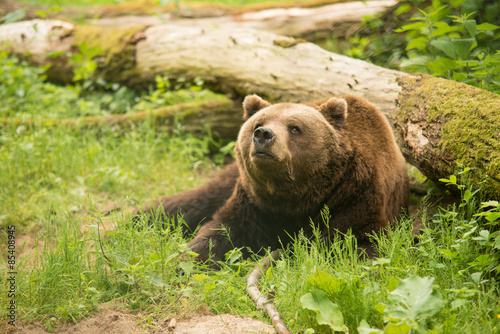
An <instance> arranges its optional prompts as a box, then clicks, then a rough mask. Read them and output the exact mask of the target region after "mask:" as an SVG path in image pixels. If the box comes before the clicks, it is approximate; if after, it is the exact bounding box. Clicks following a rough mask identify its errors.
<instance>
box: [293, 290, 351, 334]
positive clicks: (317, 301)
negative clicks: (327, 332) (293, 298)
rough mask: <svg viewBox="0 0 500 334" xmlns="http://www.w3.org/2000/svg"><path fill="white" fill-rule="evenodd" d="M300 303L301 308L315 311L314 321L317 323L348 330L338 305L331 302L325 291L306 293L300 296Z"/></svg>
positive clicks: (339, 329) (338, 329) (344, 330)
mask: <svg viewBox="0 0 500 334" xmlns="http://www.w3.org/2000/svg"><path fill="white" fill-rule="evenodd" d="M300 303H301V304H302V307H303V308H305V309H309V310H312V311H314V312H316V321H317V322H318V324H319V325H327V326H329V327H330V328H331V329H332V330H333V331H338V332H346V331H347V330H348V329H347V326H346V325H345V324H344V316H343V315H342V312H341V311H340V308H339V306H338V305H337V304H335V303H333V302H332V301H331V300H330V298H328V295H327V294H326V293H325V292H323V291H321V290H314V291H313V292H312V293H307V294H305V295H303V296H302V297H301V298H300Z"/></svg>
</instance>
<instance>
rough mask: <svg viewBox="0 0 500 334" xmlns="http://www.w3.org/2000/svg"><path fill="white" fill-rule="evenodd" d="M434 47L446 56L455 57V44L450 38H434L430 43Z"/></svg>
mask: <svg viewBox="0 0 500 334" xmlns="http://www.w3.org/2000/svg"><path fill="white" fill-rule="evenodd" d="M430 44H431V45H432V46H434V47H435V48H436V49H439V50H441V51H443V52H444V53H445V54H446V55H447V56H448V57H450V58H455V56H456V55H455V53H456V52H455V45H454V44H453V43H452V42H451V40H450V39H447V38H441V39H435V40H433V41H431V43H430Z"/></svg>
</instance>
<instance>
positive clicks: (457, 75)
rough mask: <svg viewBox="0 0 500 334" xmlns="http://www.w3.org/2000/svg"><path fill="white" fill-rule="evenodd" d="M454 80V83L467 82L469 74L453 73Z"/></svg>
mask: <svg viewBox="0 0 500 334" xmlns="http://www.w3.org/2000/svg"><path fill="white" fill-rule="evenodd" d="M452 79H453V80H454V81H464V80H467V74H465V73H462V72H453V76H452Z"/></svg>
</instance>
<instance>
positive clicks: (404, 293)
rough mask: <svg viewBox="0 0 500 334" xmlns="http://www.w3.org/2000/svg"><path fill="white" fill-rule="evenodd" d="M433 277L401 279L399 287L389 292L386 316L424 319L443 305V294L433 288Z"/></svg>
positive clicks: (415, 319) (439, 309)
mask: <svg viewBox="0 0 500 334" xmlns="http://www.w3.org/2000/svg"><path fill="white" fill-rule="evenodd" d="M433 284H434V279H433V278H426V277H424V278H421V277H418V276H412V277H409V278H407V279H405V280H401V281H399V284H398V287H397V288H396V289H395V290H394V291H392V292H391V293H390V294H389V297H388V301H389V302H388V304H387V308H386V310H385V316H386V317H388V318H393V319H401V320H405V319H407V320H410V323H411V322H414V321H419V320H424V319H426V318H429V317H431V316H433V315H435V314H437V313H439V312H440V311H441V310H442V309H443V307H444V302H443V296H442V295H441V294H440V293H439V291H437V290H435V289H434V288H433Z"/></svg>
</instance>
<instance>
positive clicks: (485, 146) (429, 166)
mask: <svg viewBox="0 0 500 334" xmlns="http://www.w3.org/2000/svg"><path fill="white" fill-rule="evenodd" d="M35 26H36V29H35ZM83 42H85V43H87V45H88V46H89V47H96V48H99V49H100V50H101V54H100V56H99V57H97V58H95V59H94V60H95V61H96V62H97V63H98V65H99V66H98V69H97V72H96V75H97V76H101V77H104V78H105V79H106V80H108V81H119V82H122V83H125V84H129V85H140V84H143V83H144V82H149V81H150V80H152V78H154V76H155V75H157V74H165V73H168V76H169V77H170V78H172V79H173V80H175V79H176V78H178V77H183V78H186V79H193V78H202V79H203V80H204V81H205V83H206V85H207V86H209V87H210V88H211V89H212V90H214V91H217V92H221V93H224V94H227V95H228V96H230V97H231V98H233V99H234V100H236V101H237V100H238V99H240V98H241V97H243V96H245V95H247V94H254V93H255V94H259V95H261V96H263V97H265V98H267V99H269V100H270V101H273V102H279V101H293V102H310V101H315V100H319V99H323V98H326V97H331V96H339V95H344V94H353V95H357V96H360V97H363V98H365V99H367V100H368V101H370V102H372V103H373V104H375V105H376V106H377V107H379V108H380V109H381V111H382V112H383V113H384V115H385V116H386V117H387V119H388V120H389V121H390V123H391V125H392V126H393V127H394V129H395V131H394V132H395V135H396V137H397V141H398V144H399V145H400V147H401V149H402V151H403V152H404V153H405V156H406V157H407V159H408V161H409V162H411V163H412V164H414V165H416V166H417V167H419V168H420V169H421V171H422V172H423V173H424V174H425V175H426V176H427V177H429V178H430V179H431V180H433V181H435V182H438V180H439V178H445V177H448V176H449V175H450V174H451V173H453V171H454V169H455V168H456V166H457V163H459V164H463V165H465V166H467V167H471V168H473V177H472V179H473V181H477V182H482V181H483V180H484V181H485V182H484V183H481V186H482V187H483V189H484V190H486V191H487V192H489V193H491V194H494V196H499V195H500V181H499V180H500V158H499V157H498V154H499V152H500V146H499V145H500V134H499V131H498V129H500V119H499V117H500V116H499V115H500V96H499V95H496V94H493V93H489V92H487V91H484V90H481V89H478V88H474V87H471V86H467V85H464V84H461V83H457V82H454V81H449V80H444V79H436V78H433V77H429V76H425V75H409V74H406V73H403V72H399V71H394V70H389V69H385V68H381V67H378V66H375V65H372V64H369V63H366V62H364V61H361V60H356V59H351V58H349V57H345V56H341V55H337V54H334V53H331V52H328V51H325V50H323V49H321V48H320V47H318V46H316V45H314V44H311V43H304V42H302V41H300V40H296V39H294V38H289V37H284V36H280V35H276V34H272V33H269V32H263V31H256V30H252V29H230V30H228V29H222V28H220V29H219V28H210V29H200V28H186V27H175V26H172V25H167V26H154V27H150V28H146V27H129V28H126V29H104V28H99V27H91V28H89V27H88V26H87V27H81V26H75V25H73V24H70V23H67V22H62V21H41V20H35V21H29V22H19V23H14V24H10V25H5V26H0V50H1V49H3V50H9V51H11V52H13V53H16V54H20V55H24V54H25V52H27V51H30V54H29V56H27V57H28V59H31V60H33V61H36V62H37V63H42V64H43V63H52V64H53V67H52V69H51V72H49V75H52V77H53V78H57V77H58V76H59V78H71V66H70V64H68V62H67V57H66V58H65V57H64V56H60V57H58V58H50V57H49V54H50V53H51V52H53V51H70V50H73V51H74V50H75V48H76V46H77V45H79V44H81V43H83ZM458 120H460V121H458ZM417 125H418V127H417ZM481 131H484V132H481ZM235 132H237V126H236V125H235ZM482 134H484V136H483V135H482Z"/></svg>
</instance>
